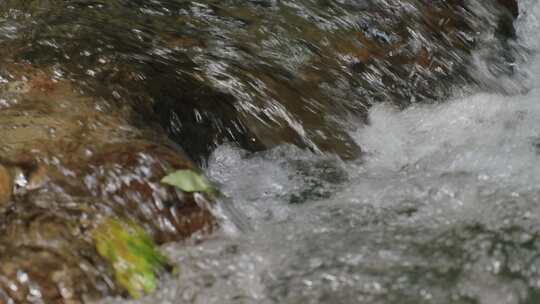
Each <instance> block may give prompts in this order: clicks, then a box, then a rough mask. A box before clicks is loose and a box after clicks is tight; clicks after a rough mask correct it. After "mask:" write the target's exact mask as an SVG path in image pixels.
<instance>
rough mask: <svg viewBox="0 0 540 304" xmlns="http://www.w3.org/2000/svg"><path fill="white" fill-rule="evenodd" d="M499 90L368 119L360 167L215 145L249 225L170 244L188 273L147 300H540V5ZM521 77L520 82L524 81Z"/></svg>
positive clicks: (527, 6)
mask: <svg viewBox="0 0 540 304" xmlns="http://www.w3.org/2000/svg"><path fill="white" fill-rule="evenodd" d="M520 5H521V8H520V10H521V15H520V17H519V18H518V20H517V21H516V25H517V32H518V41H519V43H520V44H521V45H522V46H524V47H526V48H527V49H528V50H529V55H528V58H527V63H526V64H525V65H522V66H519V67H518V70H519V73H516V74H515V76H513V78H506V79H505V78H502V77H501V78H499V79H497V80H496V81H498V83H499V85H500V86H501V87H513V88H517V87H520V88H523V87H524V88H526V90H525V91H524V92H523V93H521V94H510V95H501V94H498V93H494V92H492V91H489V90H488V91H485V92H481V93H475V94H472V95H469V94H462V95H461V96H459V95H458V96H454V97H453V98H449V99H448V100H447V101H446V102H444V103H442V104H436V105H414V106H411V107H408V108H407V109H405V110H402V111H401V110H398V109H396V108H395V107H394V106H392V105H391V104H388V103H382V104H378V105H375V106H373V107H372V108H371V109H370V110H369V122H370V123H369V125H367V126H365V125H359V126H358V128H357V129H356V130H355V131H353V132H351V136H352V137H353V138H354V140H355V141H356V142H358V143H359V144H360V145H361V146H362V148H363V150H364V152H365V155H364V157H363V158H362V160H361V161H341V160H339V159H337V158H333V157H322V156H318V155H315V154H312V153H309V152H306V151H302V150H299V149H297V148H294V147H291V146H287V145H284V146H280V147H278V148H275V149H273V150H270V151H266V152H259V153H255V154H248V153H247V152H245V151H243V150H241V149H239V148H236V147H233V146H230V145H222V146H220V147H219V148H218V149H217V150H216V151H215V152H214V153H213V154H212V156H211V158H210V160H209V162H208V166H207V173H208V175H209V176H210V177H212V178H213V179H214V180H216V181H218V182H220V183H221V184H222V185H223V189H224V191H225V192H226V194H228V195H229V196H230V197H232V198H233V199H234V202H235V204H236V206H237V208H239V209H240V210H241V211H242V212H244V213H245V214H246V215H247V217H249V219H250V221H251V224H252V225H253V231H252V232H248V233H230V232H223V233H221V234H218V235H214V236H212V237H210V239H206V240H205V241H204V242H203V243H201V244H199V243H194V244H191V245H189V246H185V244H182V245H170V246H168V247H167V252H168V253H169V254H170V256H171V257H172V259H173V260H174V261H176V262H178V264H179V265H180V267H181V271H180V273H179V274H178V275H175V276H173V277H171V278H169V279H167V280H166V282H165V283H164V286H163V287H162V289H161V290H160V291H159V292H158V293H157V294H156V295H153V296H150V297H148V298H147V299H143V300H142V301H141V302H142V303H156V302H160V303H482V304H498V303H538V302H539V301H540V162H539V155H540V144H539V143H540V103H539V100H540V58H539V57H537V56H536V53H537V52H538V51H540V36H539V35H538V33H539V32H540V3H538V2H537V1H534V0H531V1H522V2H521V3H520ZM517 75H519V76H517Z"/></svg>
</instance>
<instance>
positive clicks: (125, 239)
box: [93, 219, 167, 299]
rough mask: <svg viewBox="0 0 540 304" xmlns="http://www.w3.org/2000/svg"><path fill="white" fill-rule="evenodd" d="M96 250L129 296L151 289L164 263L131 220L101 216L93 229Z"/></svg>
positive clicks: (152, 245)
mask: <svg viewBox="0 0 540 304" xmlns="http://www.w3.org/2000/svg"><path fill="white" fill-rule="evenodd" d="M93 237H94V240H95V241H96V248H97V251H98V252H99V254H100V255H101V256H102V257H103V258H105V259H106V260H107V261H109V262H110V263H111V266H112V268H113V269H114V274H115V278H116V281H117V283H118V284H119V285H120V286H122V287H124V288H125V289H126V290H127V291H128V292H129V294H130V295H131V296H132V297H133V298H136V299H138V298H140V297H141V296H142V295H144V294H149V293H151V292H153V291H154V290H155V289H156V287H157V280H158V279H157V275H158V273H159V272H160V271H161V270H162V269H163V268H164V266H165V265H166V263H167V260H166V258H165V257H164V256H163V255H162V254H161V253H160V252H159V250H158V248H157V246H156V245H155V244H154V242H153V241H152V239H151V238H150V237H149V236H148V235H147V234H146V233H145V232H144V230H143V229H142V228H141V227H139V226H138V225H137V224H135V223H133V222H132V221H120V220H116V219H107V220H105V221H104V222H103V223H102V224H101V225H100V226H99V227H98V228H97V229H95V230H94V232H93Z"/></svg>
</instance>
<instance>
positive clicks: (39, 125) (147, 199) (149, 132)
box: [0, 64, 215, 303]
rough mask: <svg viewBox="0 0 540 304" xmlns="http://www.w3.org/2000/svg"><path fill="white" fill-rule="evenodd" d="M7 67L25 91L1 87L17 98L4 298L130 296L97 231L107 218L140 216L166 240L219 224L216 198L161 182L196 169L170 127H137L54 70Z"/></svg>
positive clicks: (2, 263)
mask: <svg viewBox="0 0 540 304" xmlns="http://www.w3.org/2000/svg"><path fill="white" fill-rule="evenodd" d="M8 68H9V70H10V74H11V75H12V77H13V81H20V82H21V83H20V84H23V87H25V89H24V90H18V89H17V90H14V89H13V87H4V91H3V92H4V93H3V94H4V96H9V98H12V99H13V100H15V101H14V102H13V103H12V104H11V105H10V106H9V107H7V108H5V109H3V110H2V111H1V112H0V138H2V142H1V145H0V159H2V161H1V162H0V199H1V200H0V210H1V212H0V302H9V300H13V301H15V302H21V303H22V302H46V303H56V302H59V303H80V302H86V301H88V300H92V299H99V298H102V297H104V296H107V295H127V293H126V290H125V289H124V288H122V287H120V286H119V285H118V282H116V280H115V277H114V275H113V272H112V269H111V265H110V264H109V262H108V261H107V260H104V259H103V258H102V257H101V256H100V254H99V253H98V252H97V250H96V245H95V240H94V238H93V237H92V231H93V230H94V229H96V225H98V223H99V222H101V221H102V220H103V219H105V218H118V219H129V220H131V221H134V222H136V223H138V224H139V225H141V227H143V228H144V229H145V231H146V232H147V233H148V234H149V235H150V236H151V237H152V239H153V240H154V241H156V242H157V243H159V244H162V243H164V242H169V241H178V240H182V239H185V238H186V237H189V236H191V235H192V234H193V233H195V232H204V231H207V232H209V231H211V230H212V229H213V227H215V220H214V218H213V216H212V214H211V213H210V211H209V210H208V206H210V204H211V201H210V199H209V198H206V197H204V196H203V195H200V194H196V193H195V194H190V193H182V192H181V191H178V190H176V189H174V188H173V187H170V186H166V185H164V184H161V183H160V179H161V178H162V177H163V176H165V175H166V174H167V172H169V171H173V170H177V169H191V170H196V168H195V167H194V164H193V163H192V162H191V161H190V160H189V159H188V158H187V157H186V156H185V155H184V154H183V153H182V151H181V150H179V149H178V148H177V147H176V146H175V144H174V143H172V142H171V141H169V140H168V139H167V138H166V137H165V136H164V135H163V134H164V132H163V131H160V130H159V129H157V130H156V129H150V128H143V127H140V128H136V127H133V126H132V125H130V124H129V123H128V120H127V119H126V117H129V115H126V114H129V112H127V113H126V112H124V111H125V109H122V108H119V107H116V106H114V105H110V104H107V103H106V102H104V101H103V100H96V99H94V98H90V97H87V96H84V95H81V94H80V93H78V92H77V91H76V89H75V87H74V86H73V85H72V83H71V82H70V81H68V80H65V79H54V78H53V73H52V72H51V70H47V69H45V70H41V69H35V68H34V67H32V66H29V65H25V64H23V65H19V64H14V65H11V66H9V67H8ZM13 168H17V169H18V170H19V171H17V172H19V173H20V176H19V175H17V176H14V173H13V172H14V171H13V170H14V169H13ZM19 173H17V174H19Z"/></svg>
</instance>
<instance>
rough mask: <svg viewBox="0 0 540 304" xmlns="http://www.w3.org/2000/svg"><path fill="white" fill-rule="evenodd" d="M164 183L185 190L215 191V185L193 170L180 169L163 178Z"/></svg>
mask: <svg viewBox="0 0 540 304" xmlns="http://www.w3.org/2000/svg"><path fill="white" fill-rule="evenodd" d="M161 182H162V183H164V184H168V185H171V186H175V187H177V188H179V189H180V190H182V191H184V192H213V191H214V187H212V184H211V183H210V182H209V181H208V180H207V179H206V177H204V176H203V175H202V174H199V173H197V172H195V171H192V170H178V171H175V172H173V173H171V174H169V175H167V176H165V177H164V178H163V179H162V180H161Z"/></svg>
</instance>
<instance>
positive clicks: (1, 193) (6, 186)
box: [0, 164, 13, 210]
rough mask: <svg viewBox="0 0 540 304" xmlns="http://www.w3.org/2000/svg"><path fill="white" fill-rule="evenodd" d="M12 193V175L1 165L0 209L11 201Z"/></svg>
mask: <svg viewBox="0 0 540 304" xmlns="http://www.w3.org/2000/svg"><path fill="white" fill-rule="evenodd" d="M12 191H13V183H12V179H11V174H10V173H9V170H8V169H7V168H6V167H5V166H3V165H2V164H0V208H1V207H2V206H3V205H4V204H6V203H7V202H8V201H9V200H10V199H11V192H12ZM0 210H1V209H0Z"/></svg>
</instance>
